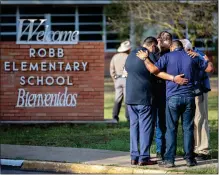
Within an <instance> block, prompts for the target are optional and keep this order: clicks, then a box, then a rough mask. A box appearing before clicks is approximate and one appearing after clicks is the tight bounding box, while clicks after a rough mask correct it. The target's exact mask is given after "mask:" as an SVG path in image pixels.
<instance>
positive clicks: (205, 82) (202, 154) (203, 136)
mask: <svg viewBox="0 0 219 175" xmlns="http://www.w3.org/2000/svg"><path fill="white" fill-rule="evenodd" d="M181 41H182V43H183V47H184V49H185V50H186V51H188V50H194V51H195V52H197V53H198V54H199V55H200V59H204V57H206V55H205V54H204V53H203V52H201V51H200V50H198V49H197V48H193V47H192V44H191V42H190V41H189V40H187V39H183V40H181ZM196 81H197V82H196V83H197V84H199V87H200V93H199V95H198V96H196V97H195V104H196V111H195V118H194V125H195V126H194V138H195V150H194V151H195V153H196V155H197V158H200V159H204V160H205V159H208V158H210V154H209V126H208V91H210V90H211V87H210V80H209V77H208V74H207V73H206V72H204V71H202V70H200V71H198V70H197V78H196Z"/></svg>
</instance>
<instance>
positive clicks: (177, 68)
mask: <svg viewBox="0 0 219 175" xmlns="http://www.w3.org/2000/svg"><path fill="white" fill-rule="evenodd" d="M155 66H156V67H157V68H158V69H159V70H160V71H164V72H167V73H168V74H170V75H174V76H176V75H179V74H184V75H185V78H187V79H188V80H189V82H188V84H187V85H178V84H176V83H174V82H172V81H166V96H167V99H168V98H169V97H171V96H174V95H187V96H194V93H193V91H194V81H195V76H196V73H197V69H200V70H205V69H206V68H207V66H208V63H207V61H205V60H201V59H199V57H195V58H191V57H190V56H189V55H188V54H187V53H186V52H185V51H184V50H183V49H176V50H175V51H173V52H170V53H167V54H165V55H163V56H162V57H161V58H160V59H159V60H158V62H157V63H156V64H155Z"/></svg>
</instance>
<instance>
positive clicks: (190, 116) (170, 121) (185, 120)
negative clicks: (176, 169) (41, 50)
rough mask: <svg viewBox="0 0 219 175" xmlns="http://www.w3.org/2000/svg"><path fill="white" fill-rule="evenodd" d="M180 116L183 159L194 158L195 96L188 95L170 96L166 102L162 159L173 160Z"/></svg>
mask: <svg viewBox="0 0 219 175" xmlns="http://www.w3.org/2000/svg"><path fill="white" fill-rule="evenodd" d="M180 116H181V122H182V129H183V137H184V138H183V142H184V147H183V148H184V159H190V160H191V159H194V153H193V150H194V116H195V98H194V97H190V96H186V95H185V96H179V95H177V96H172V97H170V98H169V99H168V100H167V103H166V126H167V131H166V135H165V137H166V152H165V155H164V159H165V160H166V161H169V162H173V163H174V161H175V155H176V145H177V129H178V121H179V117H180Z"/></svg>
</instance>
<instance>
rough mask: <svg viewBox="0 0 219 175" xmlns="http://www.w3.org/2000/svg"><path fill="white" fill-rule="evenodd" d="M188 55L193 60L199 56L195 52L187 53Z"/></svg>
mask: <svg viewBox="0 0 219 175" xmlns="http://www.w3.org/2000/svg"><path fill="white" fill-rule="evenodd" d="M187 54H188V55H189V56H190V57H192V58H195V57H197V56H199V54H198V53H197V52H195V51H193V50H189V51H187Z"/></svg>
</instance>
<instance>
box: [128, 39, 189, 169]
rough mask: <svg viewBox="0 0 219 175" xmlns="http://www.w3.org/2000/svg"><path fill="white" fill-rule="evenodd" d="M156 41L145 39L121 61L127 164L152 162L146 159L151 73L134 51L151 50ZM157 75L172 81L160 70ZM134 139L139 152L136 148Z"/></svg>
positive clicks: (147, 157) (150, 127)
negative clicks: (124, 77)
mask: <svg viewBox="0 0 219 175" xmlns="http://www.w3.org/2000/svg"><path fill="white" fill-rule="evenodd" d="M156 45H157V40H156V38H154V37H148V38H146V39H145V41H144V44H143V47H140V48H138V49H136V50H134V51H132V52H131V53H130V54H129V56H128V58H127V60H126V63H125V69H126V71H127V73H128V77H127V80H126V95H127V96H126V104H127V105H128V112H129V116H130V154H131V164H133V165H136V164H139V165H141V166H142V165H153V164H155V163H156V161H151V160H150V146H151V140H152V138H151V137H152V134H153V122H152V116H151V113H152V106H151V105H152V84H151V74H150V72H149V71H148V69H147V68H146V67H145V65H144V64H143V63H144V61H142V60H140V59H139V58H138V57H137V56H136V53H137V52H138V51H139V50H148V51H149V52H154V51H155V48H156ZM157 76H160V77H161V78H163V79H167V80H169V81H173V79H174V77H173V76H172V75H169V74H166V73H164V72H160V73H159V74H158V75H157ZM175 81H176V82H177V83H180V84H184V83H187V80H186V79H184V78H181V75H178V76H176V77H175ZM138 141H139V143H140V147H139V148H140V151H139V150H138Z"/></svg>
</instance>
